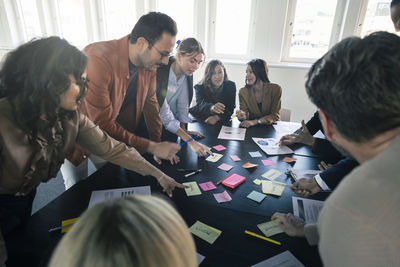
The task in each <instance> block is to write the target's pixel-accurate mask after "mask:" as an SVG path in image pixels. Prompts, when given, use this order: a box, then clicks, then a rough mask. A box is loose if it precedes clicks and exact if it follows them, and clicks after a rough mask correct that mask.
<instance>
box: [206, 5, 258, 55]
mask: <svg viewBox="0 0 400 267" xmlns="http://www.w3.org/2000/svg"><path fill="white" fill-rule="evenodd" d="M251 4H252V1H250V0H217V6H216V16H215V38H214V40H215V43H214V46H215V53H216V54H230V55H246V54H248V45H249V33H250V17H251Z"/></svg>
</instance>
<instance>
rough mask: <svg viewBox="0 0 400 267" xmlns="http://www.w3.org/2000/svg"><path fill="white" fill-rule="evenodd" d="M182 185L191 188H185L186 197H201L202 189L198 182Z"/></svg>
mask: <svg viewBox="0 0 400 267" xmlns="http://www.w3.org/2000/svg"><path fill="white" fill-rule="evenodd" d="M182 184H183V185H187V186H189V188H185V191H186V195H187V196H188V197H190V196H197V195H201V191H200V188H199V186H198V185H197V183H196V182H188V183H182Z"/></svg>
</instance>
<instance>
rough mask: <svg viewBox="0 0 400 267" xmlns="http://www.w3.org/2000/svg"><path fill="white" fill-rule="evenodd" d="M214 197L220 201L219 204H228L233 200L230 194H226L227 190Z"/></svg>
mask: <svg viewBox="0 0 400 267" xmlns="http://www.w3.org/2000/svg"><path fill="white" fill-rule="evenodd" d="M214 197H215V199H216V200H217V201H218V203H221V202H228V201H231V200H232V198H231V196H230V195H229V194H228V192H226V190H225V191H224V192H222V193H219V194H214Z"/></svg>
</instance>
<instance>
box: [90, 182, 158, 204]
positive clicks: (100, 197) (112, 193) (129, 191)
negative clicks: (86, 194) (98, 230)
mask: <svg viewBox="0 0 400 267" xmlns="http://www.w3.org/2000/svg"><path fill="white" fill-rule="evenodd" d="M133 194H139V195H151V189H150V186H148V185H147V186H137V187H128V188H118V189H109V190H97V191H93V192H92V195H91V196H90V201H89V208H90V207H92V206H93V205H95V204H97V203H99V202H102V201H105V200H107V199H113V198H121V197H127V196H130V195H133Z"/></svg>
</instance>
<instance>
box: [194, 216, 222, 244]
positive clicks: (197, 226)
mask: <svg viewBox="0 0 400 267" xmlns="http://www.w3.org/2000/svg"><path fill="white" fill-rule="evenodd" d="M189 230H190V232H191V233H192V234H194V235H195V236H197V237H200V238H201V239H203V240H205V241H207V242H208V243H210V244H213V243H214V242H215V240H217V238H218V237H219V235H220V234H221V233H222V232H221V231H220V230H218V229H215V228H213V227H211V226H208V225H207V224H204V223H202V222H199V221H196V222H195V223H194V224H193V225H192V226H191V227H190V228H189Z"/></svg>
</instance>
